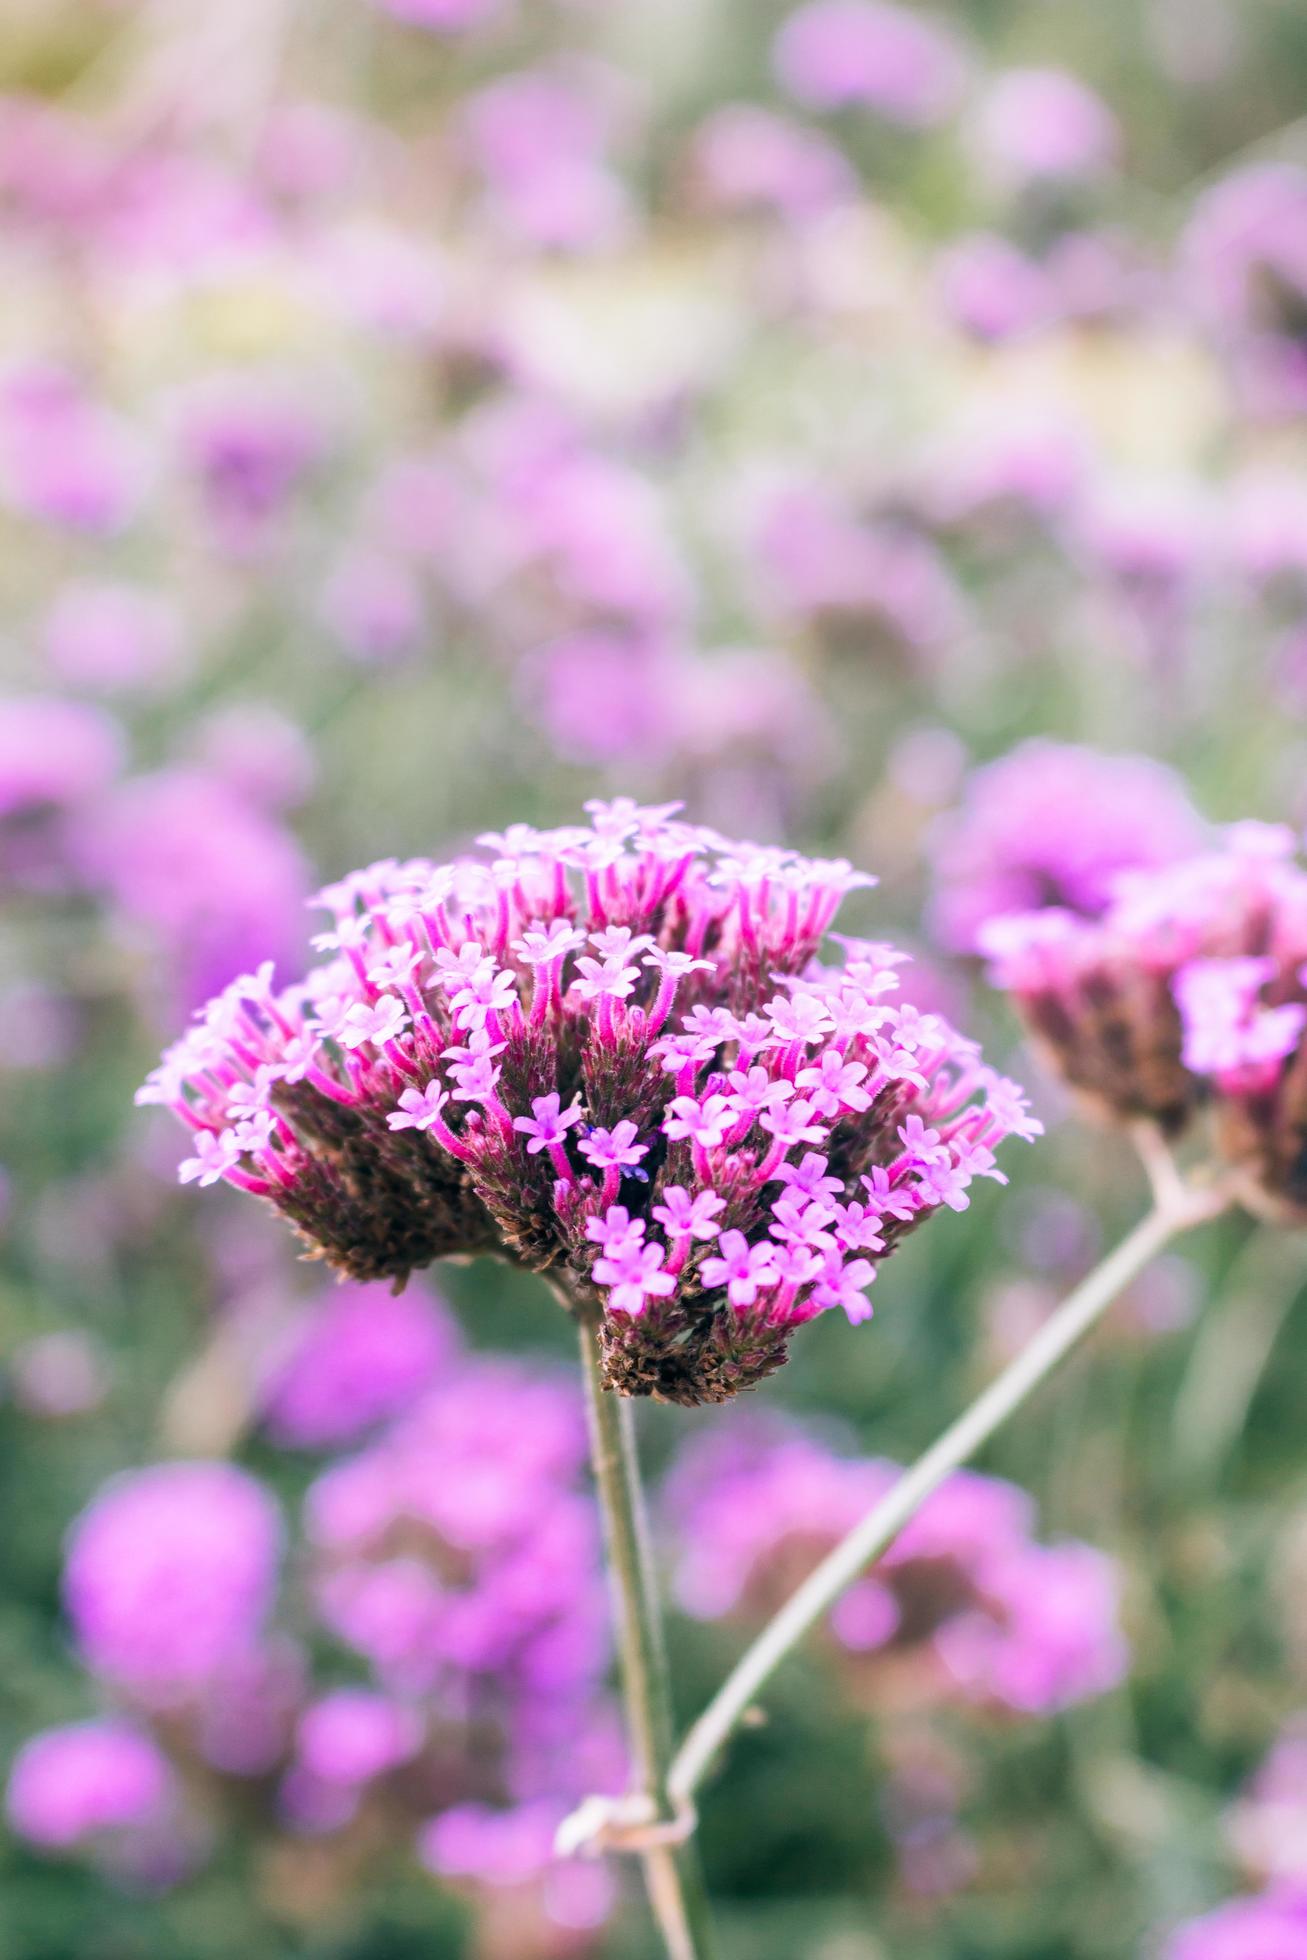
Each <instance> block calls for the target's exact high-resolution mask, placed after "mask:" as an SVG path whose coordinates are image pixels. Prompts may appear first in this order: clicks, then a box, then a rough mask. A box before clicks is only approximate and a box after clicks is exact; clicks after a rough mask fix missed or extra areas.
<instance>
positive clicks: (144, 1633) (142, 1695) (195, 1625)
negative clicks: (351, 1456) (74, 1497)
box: [64, 1463, 281, 1707]
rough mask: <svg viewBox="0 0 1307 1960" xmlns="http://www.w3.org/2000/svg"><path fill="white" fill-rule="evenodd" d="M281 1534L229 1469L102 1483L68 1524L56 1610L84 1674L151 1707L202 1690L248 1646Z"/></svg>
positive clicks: (162, 1470)
mask: <svg viewBox="0 0 1307 1960" xmlns="http://www.w3.org/2000/svg"><path fill="white" fill-rule="evenodd" d="M280 1553H281V1525H280V1520H279V1517H278V1514H277V1509H276V1506H275V1505H274V1503H273V1501H272V1499H271V1498H270V1497H269V1496H268V1494H267V1492H266V1491H265V1490H264V1489H263V1487H262V1485H260V1484H258V1483H256V1482H255V1480H254V1478H253V1477H250V1476H248V1475H247V1474H246V1473H245V1472H244V1471H243V1470H237V1469H236V1468H235V1467H234V1466H233V1465H231V1464H228V1463H163V1464H158V1465H156V1466H154V1467H153V1468H151V1469H148V1470H137V1471H132V1472H130V1473H127V1474H125V1475H123V1476H121V1477H118V1478H115V1479H114V1480H113V1481H112V1482H110V1483H108V1484H106V1485H105V1487H104V1488H103V1490H101V1491H100V1493H99V1495H98V1496H97V1497H95V1498H94V1499H93V1500H92V1502H91V1504H90V1505H89V1507H88V1508H87V1509H86V1510H85V1511H83V1513H82V1514H81V1516H80V1517H79V1518H78V1519H77V1521H76V1522H75V1524H74V1525H73V1528H72V1532H71V1535H70V1538H69V1544H68V1559H67V1564H66V1566H65V1570H64V1604H65V1606H66V1608H67V1612H68V1617H69V1619H70V1620H71V1622H72V1627H73V1634H74V1637H75V1639H76V1642H77V1645H78V1648H79V1650H80V1652H81V1654H82V1657H83V1659H84V1660H85V1662H86V1664H87V1666H88V1667H90V1668H91V1669H92V1670H93V1671H94V1672H95V1673H97V1674H102V1675H104V1676H105V1678H106V1679H107V1680H109V1681H111V1682H113V1683H114V1684H116V1685H118V1686H120V1687H122V1688H124V1689H126V1690H127V1691H128V1692H130V1693H131V1694H132V1695H134V1696H136V1697H137V1698H139V1699H140V1700H141V1701H143V1702H145V1703H146V1704H148V1705H150V1706H161V1707H164V1706H167V1705H168V1704H169V1703H170V1702H172V1701H175V1700H178V1699H180V1698H184V1697H185V1696H186V1695H188V1694H191V1693H193V1692H195V1691H196V1690H197V1689H200V1688H202V1687H203V1686H204V1685H205V1683H206V1682H208V1681H209V1680H210V1679H211V1678H212V1677H213V1676H214V1675H215V1673H216V1672H217V1671H218V1670H219V1669H220V1668H221V1667H222V1665H223V1664H224V1663H225V1662H227V1661H228V1660H231V1659H233V1658H236V1657H238V1656H240V1655H242V1654H244V1653H245V1652H247V1651H248V1650H249V1649H250V1648H251V1646H252V1645H253V1644H254V1643H255V1642H256V1641H257V1639H258V1636H259V1633H260V1630H261V1628H262V1625H263V1622H264V1619H265V1616H266V1614H267V1612H268V1609H269V1608H270V1606H271V1604H272V1597H273V1593H274V1590H275V1587H276V1580H277V1565H278V1560H279V1558H280Z"/></svg>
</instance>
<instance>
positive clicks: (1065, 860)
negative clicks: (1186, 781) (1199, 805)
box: [931, 739, 1206, 953]
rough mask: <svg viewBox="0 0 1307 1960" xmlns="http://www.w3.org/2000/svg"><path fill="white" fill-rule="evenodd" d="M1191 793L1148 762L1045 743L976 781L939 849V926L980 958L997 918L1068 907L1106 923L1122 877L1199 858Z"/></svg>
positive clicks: (1200, 838) (948, 939) (935, 853)
mask: <svg viewBox="0 0 1307 1960" xmlns="http://www.w3.org/2000/svg"><path fill="white" fill-rule="evenodd" d="M1205 834H1206V833H1205V830H1204V826H1203V822H1202V819H1201V818H1200V817H1199V815H1198V812H1197V811H1196V810H1195V809H1194V807H1193V805H1192V803H1191V802H1190V801H1189V798H1188V796H1187V795H1186V793H1185V789H1184V785H1183V784H1182V783H1181V781H1180V780H1179V778H1178V777H1177V776H1175V775H1174V774H1173V773H1172V772H1171V770H1169V769H1167V768H1166V767H1165V765H1164V764H1163V763H1160V762H1154V761H1153V760H1152V759H1151V757H1149V756H1143V755H1104V754H1102V753H1100V752H1099V751H1098V750H1096V749H1090V748H1081V747H1079V746H1078V745H1077V744H1075V743H1069V742H1048V741H1044V740H1042V739H1035V740H1033V741H1029V742H1022V743H1021V744H1020V745H1019V746H1018V747H1017V748H1015V749H1013V750H1012V751H1011V753H1010V754H1008V755H1004V756H1001V757H1000V758H999V759H998V760H997V761H996V762H988V763H986V764H985V765H984V766H983V767H982V768H980V769H977V770H976V771H975V772H974V773H973V775H972V776H971V777H970V779H969V781H968V783H967V787H966V793H965V796H964V799H963V802H962V805H961V808H960V809H959V810H957V811H956V812H955V813H954V814H952V815H951V816H949V817H948V818H947V819H945V820H944V821H942V822H941V823H940V824H939V826H938V828H937V831H936V834H935V837H934V839H933V849H932V858H933V863H934V873H935V893H934V898H933V902H932V908H931V924H932V926H933V929H934V931H935V933H936V934H937V936H938V937H939V938H940V939H941V940H942V941H943V942H944V943H945V944H946V945H948V946H950V947H951V948H952V949H953V950H954V951H955V952H960V953H974V952H975V951H976V948H977V945H978V943H979V937H980V934H981V932H982V930H983V927H984V925H985V922H986V920H988V919H992V918H993V917H995V916H996V915H997V914H1000V913H1007V912H1033V911H1036V910H1038V909H1040V908H1042V907H1045V906H1053V905H1056V906H1062V907H1065V909H1066V910H1067V911H1069V912H1077V913H1085V914H1088V915H1091V916H1093V915H1096V914H1098V913H1100V912H1102V911H1103V910H1104V908H1105V907H1106V906H1107V905H1108V904H1109V902H1110V900H1111V898H1112V894H1113V891H1114V888H1115V883H1116V880H1117V878H1118V877H1119V875H1120V873H1121V872H1122V871H1127V870H1131V869H1133V868H1134V867H1136V866H1140V865H1150V864H1170V863H1173V862H1174V861H1175V860H1176V859H1178V858H1184V857H1192V856H1193V855H1195V853H1197V852H1198V851H1200V850H1201V849H1202V847H1203V844H1204V841H1205Z"/></svg>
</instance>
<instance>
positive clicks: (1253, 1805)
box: [1228, 1715, 1307, 1890]
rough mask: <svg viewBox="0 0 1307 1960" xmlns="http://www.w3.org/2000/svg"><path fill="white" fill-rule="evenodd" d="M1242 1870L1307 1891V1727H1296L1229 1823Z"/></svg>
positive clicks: (1298, 1721) (1298, 1723) (1299, 1723)
mask: <svg viewBox="0 0 1307 1960" xmlns="http://www.w3.org/2000/svg"><path fill="white" fill-rule="evenodd" d="M1228 1827H1229V1835H1230V1839H1231V1842H1232V1844H1233V1846H1234V1850H1235V1853H1236V1855H1237V1856H1238V1859H1239V1862H1240V1864H1241V1866H1242V1867H1243V1868H1244V1869H1245V1870H1246V1871H1247V1872H1249V1873H1251V1874H1252V1875H1253V1876H1255V1877H1256V1878H1258V1879H1260V1880H1262V1881H1267V1880H1269V1881H1271V1882H1272V1883H1277V1884H1284V1885H1296V1886H1297V1887H1298V1888H1299V1889H1300V1890H1301V1889H1304V1888H1307V1721H1305V1720H1304V1718H1303V1717H1302V1715H1299V1716H1297V1717H1296V1718H1295V1719H1294V1720H1293V1721H1291V1722H1290V1723H1289V1725H1288V1727H1287V1728H1286V1729H1285V1730H1284V1731H1283V1733H1282V1734H1281V1735H1280V1736H1279V1737H1278V1738H1277V1740H1276V1742H1275V1744H1274V1747H1273V1748H1272V1749H1271V1752H1270V1754H1269V1755H1268V1756H1267V1757H1266V1760H1265V1761H1264V1762H1263V1763H1262V1764H1261V1766H1260V1767H1259V1768H1258V1769H1257V1771H1256V1772H1255V1774H1254V1775H1253V1776H1252V1777H1251V1778H1250V1780H1249V1781H1248V1783H1247V1784H1245V1786H1244V1788H1243V1790H1242V1791H1241V1792H1240V1794H1239V1798H1238V1801H1237V1802H1236V1803H1235V1805H1234V1807H1233V1809H1232V1811H1231V1812H1230V1815H1229V1818H1228Z"/></svg>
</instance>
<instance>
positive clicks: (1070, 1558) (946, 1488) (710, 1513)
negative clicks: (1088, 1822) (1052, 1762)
mask: <svg viewBox="0 0 1307 1960" xmlns="http://www.w3.org/2000/svg"><path fill="white" fill-rule="evenodd" d="M834 1265H835V1266H837V1265H838V1261H836V1262H834ZM832 1270H834V1268H832ZM832 1283H835V1282H832ZM899 1474H900V1473H899V1471H898V1469H897V1468H896V1466H895V1465H894V1464H892V1463H887V1462H884V1461H882V1460H879V1459H873V1460H858V1459H854V1458H846V1457H840V1456H836V1455H834V1454H832V1453H831V1452H830V1451H828V1450H826V1449H825V1448H823V1447H822V1446H821V1445H819V1444H818V1443H816V1442H814V1441H812V1440H810V1439H809V1438H807V1437H805V1436H804V1435H802V1434H801V1433H800V1432H798V1431H795V1430H791V1429H788V1428H786V1427H784V1426H782V1425H780V1424H774V1425H767V1426H763V1425H759V1424H756V1423H755V1424H752V1425H750V1424H746V1425H744V1426H740V1425H738V1424H737V1425H736V1426H735V1427H734V1428H733V1429H728V1428H724V1429H720V1430H718V1431H717V1432H716V1433H714V1434H708V1435H706V1436H705V1437H704V1438H703V1440H701V1441H700V1442H698V1443H697V1444H695V1445H694V1446H693V1447H692V1448H690V1449H689V1450H687V1451H685V1452H684V1453H683V1454H682V1456H681V1457H680V1459H679V1460H678V1462H677V1464H676V1467H675V1469H674V1471H673V1473H672V1477H671V1480H670V1486H669V1491H668V1503H667V1509H668V1512H669V1514H670V1519H671V1523H672V1526H673V1529H674V1532H675V1543H676V1547H677V1555H678V1572H677V1589H678V1592H679V1595H680V1598H681V1601H682V1604H683V1605H684V1606H685V1608H686V1609H687V1610H688V1611H689V1612H691V1613H693V1614H695V1615H697V1616H698V1617H701V1618H709V1619H711V1618H719V1617H721V1616H722V1615H724V1614H727V1613H734V1614H738V1615H742V1616H744V1617H746V1618H750V1619H755V1618H761V1617H762V1616H763V1615H765V1613H766V1612H767V1610H768V1608H769V1606H770V1604H771V1603H772V1601H773V1600H774V1599H776V1598H777V1597H779V1596H783V1595H784V1594H785V1593H787V1592H788V1591H789V1590H790V1589H791V1588H792V1586H793V1584H794V1579H795V1573H796V1569H798V1570H802V1569H803V1568H804V1567H805V1566H813V1565H815V1564H816V1563H817V1561H818V1559H819V1558H820V1557H821V1556H822V1554H823V1553H824V1552H825V1551H826V1550H828V1549H829V1548H830V1547H831V1546H833V1545H834V1544H835V1543H836V1542H837V1540H838V1539H839V1538H841V1537H842V1536H843V1535H844V1533H845V1532H846V1531H847V1530H849V1529H850V1527H851V1526H852V1525H853V1524H854V1523H855V1522H856V1521H857V1519H858V1518H860V1517H861V1516H863V1515H864V1514H865V1513H866V1512H867V1511H868V1510H869V1509H870V1508H871V1507H872V1506H873V1505H874V1504H875V1503H876V1502H877V1500H878V1499H879V1498H880V1497H882V1496H884V1495H885V1494H886V1492H887V1491H889V1490H890V1489H891V1488H892V1487H893V1485H894V1483H895V1482H896V1481H897V1478H898V1476H899ZM1032 1524H1033V1518H1032V1506H1031V1504H1030V1500H1029V1499H1028V1498H1027V1497H1026V1496H1025V1494H1024V1493H1023V1492H1022V1491H1019V1490H1017V1489H1016V1488H1015V1487H1014V1486H1013V1485H1011V1484H1007V1483H1002V1482H1000V1481H999V1480H997V1479H996V1478H992V1477H982V1476H978V1475H976V1474H974V1473H973V1472H970V1471H958V1472H955V1473H954V1474H953V1475H952V1476H951V1477H949V1478H948V1480H947V1481H946V1482H945V1483H944V1484H942V1485H941V1486H940V1488H939V1489H938V1490H937V1491H936V1492H935V1493H934V1495H933V1496H932V1497H930V1498H929V1499H928V1500H927V1502H926V1503H925V1505H923V1507H922V1509H921V1510H920V1511H919V1512H918V1513H917V1515H916V1517H915V1518H914V1519H913V1521H912V1523H911V1524H910V1525H909V1526H908V1527H907V1529H906V1530H905V1531H904V1532H903V1533H902V1534H901V1535H900V1537H899V1538H898V1539H897V1540H896V1541H895V1543H894V1544H893V1545H892V1546H891V1548H890V1550H889V1551H888V1552H887V1553H886V1554H885V1556H884V1557H883V1558H882V1560H881V1561H880V1563H879V1564H878V1565H877V1567H876V1568H875V1570H874V1572H872V1573H870V1574H869V1575H868V1576H867V1577H866V1578H864V1579H862V1580H861V1581H859V1583H858V1584H857V1585H856V1586H855V1587H854V1588H853V1589H852V1590H851V1591H849V1592H847V1593H845V1594H844V1595H843V1597H842V1598H841V1599H840V1600H839V1601H838V1602H837V1603H836V1605H835V1606H834V1607H833V1609H832V1611H831V1617H830V1631H831V1633H832V1634H833V1636H834V1639H835V1642H836V1652H837V1654H840V1655H841V1656H842V1665H844V1666H845V1667H846V1668H857V1669H859V1670H862V1671H864V1672H865V1673H866V1675H867V1677H868V1679H869V1681H874V1683H875V1689H874V1692H875V1697H876V1700H877V1702H878V1703H879V1704H880V1705H882V1706H885V1705H892V1704H893V1698H894V1690H895V1671H894V1670H895V1665H896V1663H901V1662H902V1661H903V1660H904V1658H905V1656H906V1654H907V1653H908V1652H909V1650H910V1652H911V1653H912V1655H914V1656H915V1670H914V1671H915V1673H916V1676H917V1683H918V1685H917V1687H916V1689H915V1690H914V1692H915V1693H916V1694H917V1695H919V1694H920V1687H921V1683H922V1682H923V1681H929V1683H930V1686H931V1689H932V1692H933V1694H934V1696H935V1697H936V1698H938V1699H941V1700H948V1701H952V1702H953V1703H955V1704H960V1705H962V1706H966V1705H968V1704H976V1705H979V1706H982V1707H987V1708H993V1707H1001V1708H1006V1709H1009V1710H1011V1711H1013V1712H1016V1713H1020V1714H1029V1715H1035V1714H1040V1715H1043V1714H1050V1713H1052V1712H1053V1711H1055V1710H1057V1709H1059V1708H1065V1707H1068V1706H1070V1705H1071V1704H1072V1703H1073V1702H1076V1701H1080V1700H1083V1699H1085V1698H1087V1697H1089V1696H1092V1695H1096V1694H1102V1693H1103V1692H1105V1691H1106V1690H1107V1689H1109V1688H1111V1687H1114V1686H1115V1685H1116V1684H1117V1683H1118V1682H1119V1681H1120V1680H1121V1678H1122V1676H1123V1675H1124V1673H1125V1671H1126V1667H1127V1665H1128V1653H1127V1650H1126V1647H1125V1644H1124V1642H1123V1640H1122V1636H1121V1632H1120V1626H1119V1621H1118V1601H1117V1591H1118V1587H1117V1578H1116V1573H1115V1570H1114V1568H1113V1567H1112V1565H1111V1562H1110V1561H1109V1560H1107V1559H1106V1558H1104V1557H1103V1556H1102V1554H1101V1553H1099V1552H1096V1551H1093V1550H1092V1549H1091V1548H1090V1547H1089V1546H1086V1545H1078V1544H1074V1543H1072V1544H1063V1545H1052V1546H1045V1545H1040V1544H1038V1543H1037V1542H1035V1540H1034V1538H1033V1536H1032ZM800 1559H801V1560H802V1561H803V1565H802V1566H797V1567H796V1561H797V1560H800ZM876 1670H878V1671H876Z"/></svg>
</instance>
